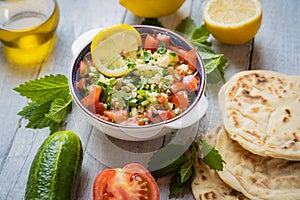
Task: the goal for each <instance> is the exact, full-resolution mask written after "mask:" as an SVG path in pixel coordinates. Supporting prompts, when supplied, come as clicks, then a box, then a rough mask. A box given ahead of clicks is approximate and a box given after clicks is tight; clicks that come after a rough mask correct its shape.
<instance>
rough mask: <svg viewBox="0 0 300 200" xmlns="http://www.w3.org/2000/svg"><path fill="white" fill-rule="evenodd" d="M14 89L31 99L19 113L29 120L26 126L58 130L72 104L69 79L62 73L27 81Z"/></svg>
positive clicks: (52, 130)
mask: <svg viewBox="0 0 300 200" xmlns="http://www.w3.org/2000/svg"><path fill="white" fill-rule="evenodd" d="M14 90H15V91H16V92H18V93H19V94H20V95H21V96H25V97H26V98H28V99H30V101H29V103H28V104H27V106H25V107H24V108H23V109H22V110H21V111H20V112H19V113H18V115H20V116H22V117H24V118H25V119H28V120H29V122H28V124H27V125H26V128H33V129H39V128H45V127H49V128H50V132H51V133H53V132H56V131H57V130H58V129H59V128H60V126H61V124H62V122H63V121H64V120H65V118H66V116H67V113H68V111H69V110H70V109H71V106H72V98H71V95H70V93H69V86H68V79H67V77H66V76H64V75H61V74H57V75H49V76H45V77H42V78H40V79H35V80H31V81H28V82H25V83H23V84H21V85H19V86H18V87H16V88H14Z"/></svg>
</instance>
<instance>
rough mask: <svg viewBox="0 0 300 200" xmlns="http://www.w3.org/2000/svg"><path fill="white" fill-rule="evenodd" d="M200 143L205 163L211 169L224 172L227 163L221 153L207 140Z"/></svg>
mask: <svg viewBox="0 0 300 200" xmlns="http://www.w3.org/2000/svg"><path fill="white" fill-rule="evenodd" d="M200 142H201V144H202V148H201V151H202V156H203V161H204V163H205V164H207V165H208V166H209V167H210V168H211V169H214V170H217V171H222V170H223V164H224V163H225V161H224V160H223V159H222V156H221V155H220V154H219V152H218V151H217V150H216V149H215V148H214V147H212V146H211V145H210V144H208V143H207V142H206V141H205V140H201V141H200Z"/></svg>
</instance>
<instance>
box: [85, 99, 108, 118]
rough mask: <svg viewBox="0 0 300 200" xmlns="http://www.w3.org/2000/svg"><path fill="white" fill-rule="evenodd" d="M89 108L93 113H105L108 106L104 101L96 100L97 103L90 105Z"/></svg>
mask: <svg viewBox="0 0 300 200" xmlns="http://www.w3.org/2000/svg"><path fill="white" fill-rule="evenodd" d="M89 109H90V111H91V112H92V113H95V114H99V115H103V113H104V111H105V110H106V107H105V105H104V103H103V102H96V103H95V104H93V105H90V106H89Z"/></svg>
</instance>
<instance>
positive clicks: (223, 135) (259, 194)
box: [215, 128, 300, 200]
mask: <svg viewBox="0 0 300 200" xmlns="http://www.w3.org/2000/svg"><path fill="white" fill-rule="evenodd" d="M215 148H216V149H217V150H218V151H219V153H220V154H221V156H222V158H223V160H224V161H225V162H226V164H225V166H224V168H223V171H218V174H219V176H220V178H221V179H222V180H223V181H224V182H226V183H227V184H228V185H230V186H231V187H232V188H234V189H235V190H237V191H240V192H242V193H243V194H244V195H245V196H247V197H248V198H250V199H254V200H255V199H268V200H269V199H272V200H283V199H284V200H295V199H300V162H299V161H289V160H284V159H279V158H271V157H262V156H258V155H255V154H252V153H250V152H249V151H247V150H245V149H244V148H242V147H241V146H240V145H239V143H237V142H236V141H234V140H232V139H231V138H230V137H229V136H228V133H227V132H226V130H225V129H224V128H222V129H220V131H219V135H218V137H217V142H216V146H215Z"/></svg>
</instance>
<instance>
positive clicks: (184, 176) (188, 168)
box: [180, 162, 193, 183]
mask: <svg viewBox="0 0 300 200" xmlns="http://www.w3.org/2000/svg"><path fill="white" fill-rule="evenodd" d="M192 174H193V163H191V162H186V163H185V164H184V165H183V166H182V167H181V168H180V182H181V183H184V182H186V181H187V180H189V179H190V177H191V176H192Z"/></svg>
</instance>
